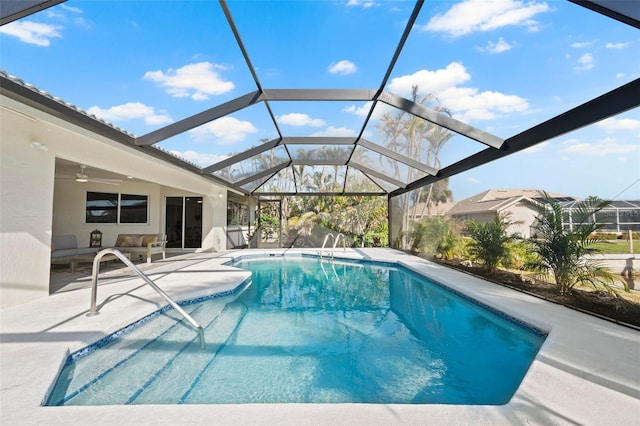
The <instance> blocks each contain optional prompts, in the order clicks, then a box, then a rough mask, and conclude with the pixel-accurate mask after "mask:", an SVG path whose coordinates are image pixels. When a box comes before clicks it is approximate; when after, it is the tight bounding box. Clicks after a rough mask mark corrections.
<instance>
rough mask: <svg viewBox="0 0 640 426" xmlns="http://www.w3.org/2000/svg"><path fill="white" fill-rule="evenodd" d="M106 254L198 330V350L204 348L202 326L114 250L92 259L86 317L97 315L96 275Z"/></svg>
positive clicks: (108, 250)
mask: <svg viewBox="0 0 640 426" xmlns="http://www.w3.org/2000/svg"><path fill="white" fill-rule="evenodd" d="M106 254H113V255H114V256H116V257H117V258H118V259H120V260H121V261H122V263H124V264H125V265H127V266H128V267H129V268H131V269H132V270H133V272H135V273H136V274H137V275H138V276H139V277H140V278H142V279H143V280H144V282H146V283H147V284H149V285H150V286H151V288H152V289H154V290H155V291H156V292H157V293H158V294H159V295H160V296H162V297H163V298H164V299H165V300H166V301H167V302H168V303H169V305H171V307H172V308H173V309H175V310H176V311H178V313H180V315H182V316H183V317H184V319H186V320H187V321H188V322H189V324H191V326H192V327H194V328H195V329H196V330H198V335H199V336H200V349H204V346H205V343H204V329H203V328H202V326H201V325H200V324H198V323H197V322H196V320H194V319H193V318H192V317H191V315H189V314H188V313H186V312H185V310H184V309H182V307H181V306H180V305H178V304H177V303H176V302H174V301H173V299H171V298H170V297H169V295H168V294H167V293H165V292H164V290H162V289H161V288H160V287H158V285H157V284H156V283H154V282H153V281H152V280H151V278H149V277H148V276H146V275H145V274H144V272H142V271H141V270H140V269H138V267H137V266H136V265H134V264H133V263H132V262H131V261H130V260H129V259H127V257H126V256H125V255H124V254H122V252H121V251H119V250H116V249H111V248H108V249H104V250H100V251H99V252H98V253H97V254H96V257H95V258H94V259H93V272H92V273H91V309H90V310H89V313H88V314H87V316H88V317H93V316H95V315H98V314H99V312H98V309H97V308H96V298H97V297H98V274H99V273H100V259H102V257H103V256H104V255H106Z"/></svg>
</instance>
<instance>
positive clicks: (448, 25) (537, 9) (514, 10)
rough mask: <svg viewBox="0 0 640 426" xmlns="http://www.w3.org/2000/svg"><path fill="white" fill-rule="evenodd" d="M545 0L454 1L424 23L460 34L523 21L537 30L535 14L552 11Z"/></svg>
mask: <svg viewBox="0 0 640 426" xmlns="http://www.w3.org/2000/svg"><path fill="white" fill-rule="evenodd" d="M549 10H550V8H549V6H548V5H547V4H546V3H536V2H535V1H531V2H528V3H524V2H522V1H517V0H496V1H486V0H466V1H463V2H461V3H458V4H455V5H454V6H452V7H451V9H449V10H448V11H447V12H446V13H444V14H441V15H436V16H434V17H433V18H431V19H430V20H429V22H428V23H427V24H426V25H425V26H423V27H421V29H422V30H425V31H434V32H443V33H446V34H448V35H450V36H452V37H459V36H462V35H465V34H469V33H472V32H474V31H491V30H495V29H498V28H502V27H506V26H509V25H523V26H526V27H528V28H529V30H532V31H535V30H536V29H537V25H538V23H537V22H536V21H533V20H532V18H533V17H534V16H535V15H537V14H539V13H543V12H547V11H549Z"/></svg>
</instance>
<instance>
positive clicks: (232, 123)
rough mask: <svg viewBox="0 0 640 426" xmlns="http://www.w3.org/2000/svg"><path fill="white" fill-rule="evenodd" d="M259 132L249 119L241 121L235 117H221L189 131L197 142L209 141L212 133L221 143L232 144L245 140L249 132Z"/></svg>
mask: <svg viewBox="0 0 640 426" xmlns="http://www.w3.org/2000/svg"><path fill="white" fill-rule="evenodd" d="M257 132H258V129H256V128H255V127H254V125H253V124H251V122H249V121H241V120H238V119H237V118H233V117H221V118H218V119H217V120H215V121H212V122H210V123H207V124H205V125H202V126H200V127H197V128H195V129H193V130H191V131H190V132H189V133H191V135H192V136H193V139H194V140H195V141H197V142H205V141H209V140H210V139H211V135H213V136H215V137H216V138H217V139H218V140H219V141H218V143H219V144H220V145H230V144H233V143H236V142H240V141H242V140H244V139H245V138H246V137H247V134H249V133H257Z"/></svg>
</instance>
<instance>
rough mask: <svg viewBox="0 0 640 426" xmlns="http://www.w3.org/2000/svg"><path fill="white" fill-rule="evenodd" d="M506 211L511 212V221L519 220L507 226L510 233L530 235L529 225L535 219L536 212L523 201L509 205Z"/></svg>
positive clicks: (523, 235)
mask: <svg viewBox="0 0 640 426" xmlns="http://www.w3.org/2000/svg"><path fill="white" fill-rule="evenodd" d="M506 211H508V212H510V213H511V216H509V220H510V221H511V222H520V223H516V224H514V225H511V226H510V227H509V232H510V233H516V234H518V235H519V236H521V237H522V238H529V237H531V225H533V222H534V221H535V218H536V215H537V213H536V212H535V210H532V209H531V208H529V207H527V206H526V205H525V204H523V203H518V204H516V205H513V206H510V207H509V208H508V209H506Z"/></svg>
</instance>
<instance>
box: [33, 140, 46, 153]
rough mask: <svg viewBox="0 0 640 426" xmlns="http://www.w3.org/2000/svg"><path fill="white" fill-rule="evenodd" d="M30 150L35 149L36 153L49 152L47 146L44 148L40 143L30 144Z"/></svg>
mask: <svg viewBox="0 0 640 426" xmlns="http://www.w3.org/2000/svg"><path fill="white" fill-rule="evenodd" d="M31 148H33V149H35V150H37V151H48V150H49V147H48V146H46V145H45V144H43V143H40V142H38V141H33V142H31Z"/></svg>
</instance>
